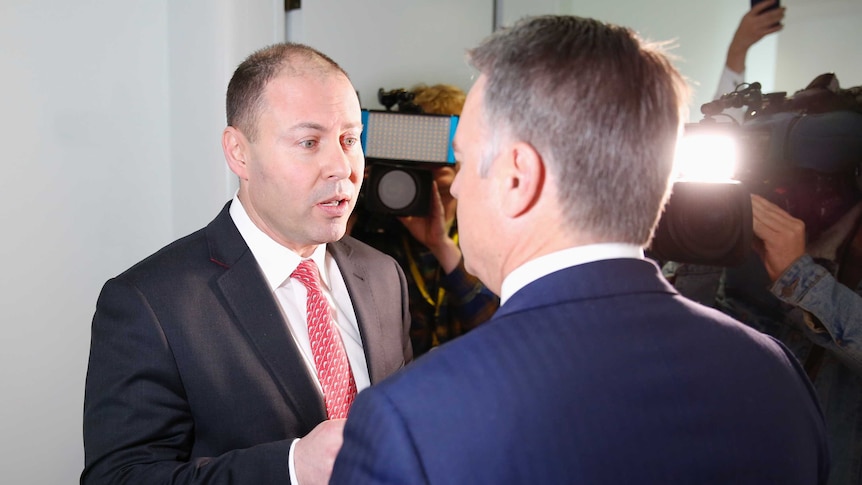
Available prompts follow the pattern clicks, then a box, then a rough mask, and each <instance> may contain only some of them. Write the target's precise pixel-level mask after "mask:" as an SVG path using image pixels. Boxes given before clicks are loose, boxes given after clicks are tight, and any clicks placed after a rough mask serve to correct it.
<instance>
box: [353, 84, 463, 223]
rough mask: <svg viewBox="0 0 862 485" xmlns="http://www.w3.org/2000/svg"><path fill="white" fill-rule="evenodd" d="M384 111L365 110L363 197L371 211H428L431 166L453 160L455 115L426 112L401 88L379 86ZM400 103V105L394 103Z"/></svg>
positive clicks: (402, 212) (393, 213) (432, 178)
mask: <svg viewBox="0 0 862 485" xmlns="http://www.w3.org/2000/svg"><path fill="white" fill-rule="evenodd" d="M378 98H379V101H380V104H382V105H383V106H384V107H386V111H379V110H363V111H362V124H363V126H364V130H363V132H362V149H363V151H364V153H365V160H366V162H367V164H368V166H369V173H368V177H367V179H366V181H365V186H364V188H363V191H362V203H363V204H364V207H365V208H366V209H368V210H369V211H371V212H375V213H382V214H389V215H394V216H409V215H425V214H427V213H428V210H429V207H430V201H431V188H432V182H433V180H434V177H433V169H434V168H437V167H444V166H452V165H454V164H455V155H454V153H453V151H452V138H453V137H454V135H455V129H456V128H457V126H458V119H459V117H458V116H456V115H435V114H424V113H422V110H421V108H419V107H418V106H416V105H415V104H413V93H409V92H407V91H404V90H403V89H399V90H392V91H384V90H383V88H381V89H380V91H379V92H378ZM396 104H397V105H398V111H397V112H396V111H391V110H390V109H391V108H392V107H393V106H395V105H396Z"/></svg>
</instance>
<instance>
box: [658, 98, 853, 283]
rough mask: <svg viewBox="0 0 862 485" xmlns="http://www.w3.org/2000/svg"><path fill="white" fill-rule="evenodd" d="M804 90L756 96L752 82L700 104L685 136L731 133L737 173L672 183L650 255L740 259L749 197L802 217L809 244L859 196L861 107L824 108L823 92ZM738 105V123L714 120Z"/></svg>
mask: <svg viewBox="0 0 862 485" xmlns="http://www.w3.org/2000/svg"><path fill="white" fill-rule="evenodd" d="M804 92H805V91H800V92H799V93H797V94H796V95H795V96H794V98H796V99H794V98H788V97H787V96H786V95H785V94H784V93H772V94H768V95H761V94H760V92H759V84H757V83H753V84H751V85H747V86H745V87H744V88H743V89H741V90H738V91H737V92H734V93H730V94H728V95H725V96H723V97H722V98H721V99H719V100H717V101H714V102H712V103H707V104H705V105H704V106H703V107H702V109H701V110H702V112H703V113H704V114H705V115H706V118H705V119H704V120H702V121H701V122H700V123H696V124H690V125H686V135H688V134H691V133H697V132H701V131H710V130H715V131H722V132H724V133H725V134H728V135H730V136H731V137H732V138H733V139H734V140H735V141H736V145H737V147H738V160H737V170H736V173H735V174H734V176H733V180H732V181H726V182H724V183H717V184H713V183H707V182H689V181H677V182H675V183H674V185H673V192H672V194H671V197H670V200H669V201H668V204H667V206H666V207H665V211H664V213H663V214H662V217H661V219H660V221H659V225H658V227H657V228H656V233H655V237H654V239H653V243H652V246H651V248H650V254H651V256H653V257H655V258H656V259H659V260H661V261H677V262H682V263H693V264H706V265H713V266H735V265H738V264H741V263H743V262H744V260H745V258H746V257H747V255H748V253H749V252H750V249H751V242H752V239H753V233H752V229H751V227H752V215H751V200H750V194H757V195H760V196H762V197H764V198H765V199H767V200H769V201H771V202H773V203H774V204H776V205H778V206H779V207H781V208H782V209H784V210H785V211H786V212H788V213H789V214H791V215H792V216H794V217H796V218H798V219H801V220H802V221H804V222H805V226H806V236H807V238H808V240H809V241H811V240H814V239H816V238H817V237H818V236H819V235H820V234H822V233H823V231H825V230H826V229H827V228H829V227H830V226H831V225H832V224H834V223H835V222H836V221H837V220H838V219H839V218H840V217H841V215H843V214H844V213H845V212H846V211H847V210H849V209H850V208H851V207H852V206H853V205H854V204H855V203H856V202H858V201H859V200H860V199H862V175H860V167H862V109H854V105H853V104H847V105H844V106H842V105H840V104H835V103H832V104H826V105H824V104H823V103H822V100H823V99H824V98H823V96H821V93H818V94H817V95H816V96H813V97H807V96H801V97H800V93H804ZM810 100H817V103H816V104H812V103H810V102H809V101H810ZM742 106H748V108H749V109H748V111H747V113H746V114H745V117H744V120H743V122H742V123H741V124H736V123H718V122H716V121H715V119H714V117H715V116H717V115H719V114H721V113H722V112H723V111H724V110H725V109H728V108H739V107H742ZM824 106H828V107H829V109H821V108H822V107H824ZM812 107H813V109H812ZM859 107H860V108H862V105H860V106H859Z"/></svg>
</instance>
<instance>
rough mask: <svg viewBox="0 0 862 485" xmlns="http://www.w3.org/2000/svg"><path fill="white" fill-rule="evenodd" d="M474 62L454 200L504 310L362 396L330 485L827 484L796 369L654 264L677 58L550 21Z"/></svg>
mask: <svg viewBox="0 0 862 485" xmlns="http://www.w3.org/2000/svg"><path fill="white" fill-rule="evenodd" d="M470 57H471V60H472V63H473V65H474V66H475V67H476V68H477V69H478V71H479V76H478V78H477V80H476V82H475V84H474V85H473V87H472V89H471V90H470V93H469V95H468V97H467V101H466V104H465V106H464V110H463V113H462V117H461V120H460V123H459V125H458V129H457V133H456V136H455V140H454V143H453V144H454V149H455V153H456V159H457V160H458V161H459V163H460V170H459V172H458V174H457V176H456V179H455V181H454V183H453V186H452V193H453V195H455V196H456V197H457V198H458V218H459V224H460V227H461V244H462V249H463V252H464V256H465V261H466V266H467V269H468V270H469V271H471V272H473V273H474V274H476V275H477V276H478V277H479V278H480V279H481V280H482V281H483V282H484V283H485V284H486V285H487V286H488V287H489V288H490V289H491V290H493V291H494V292H495V293H497V294H499V295H500V297H501V302H502V304H501V307H500V309H499V310H498V312H497V313H496V315H495V316H494V317H493V318H492V319H491V320H490V321H489V322H487V323H486V324H485V325H484V326H481V327H479V328H477V329H475V330H474V331H472V332H471V333H469V334H467V335H465V336H463V337H460V338H459V339H457V340H455V341H453V342H450V343H447V344H445V345H443V346H442V347H440V348H439V349H437V350H435V351H433V352H431V353H430V354H428V355H427V356H424V357H422V358H421V359H419V360H417V361H416V362H415V363H414V364H412V365H411V366H410V367H408V368H406V369H404V370H403V371H400V372H399V373H398V374H396V375H395V376H393V377H390V378H388V379H387V380H385V381H384V382H382V383H380V384H378V385H376V386H374V387H372V388H370V389H368V390H366V391H363V392H362V393H360V394H359V396H358V397H357V400H356V402H355V404H354V406H353V408H352V409H351V414H350V416H349V417H348V420H347V425H346V427H345V431H344V445H343V447H342V449H341V451H340V453H339V455H338V457H337V459H336V462H335V468H334V470H333V477H332V478H333V480H332V482H333V483H351V484H361V483H482V484H484V483H488V484H506V483H585V484H590V483H597V484H608V483H638V484H644V483H648V484H650V483H655V484H668V483H698V484H708V483H716V484H718V483H721V484H726V483H735V484H738V483H751V484H763V483H782V484H797V483H798V484H803V483H804V484H812V483H822V482H824V481H825V478H826V474H827V469H828V454H827V450H826V445H825V433H824V425H823V418H822V415H821V413H820V410H819V407H818V404H817V401H816V398H815V397H814V394H813V392H812V389H811V386H810V384H809V382H808V381H807V379H806V377H805V374H804V373H803V372H802V370H801V369H800V366H799V365H798V363H797V362H796V360H795V359H794V357H793V356H792V354H790V353H789V352H788V351H787V349H785V348H784V347H783V346H782V345H781V344H779V343H778V342H777V341H775V340H774V339H772V338H770V337H768V336H765V335H763V334H760V333H758V332H756V331H753V330H751V329H749V328H748V327H745V326H744V325H742V324H740V323H738V322H737V321H735V320H733V319H731V318H729V317H727V316H725V315H723V314H721V313H719V312H717V311H715V310H712V309H709V308H706V307H703V306H700V305H698V304H696V303H694V302H692V301H690V300H687V299H685V298H683V297H681V296H680V295H679V294H678V293H677V292H676V291H674V289H673V288H672V287H671V286H670V285H669V284H668V283H667V282H666V281H665V280H664V279H663V278H662V276H661V272H660V271H659V268H658V267H657V266H656V265H655V264H654V263H653V262H651V261H648V260H645V259H644V257H643V248H644V247H645V246H646V245H648V243H649V242H650V239H651V238H652V233H653V229H654V227H655V225H656V221H657V219H658V217H659V214H660V213H661V210H662V207H663V204H664V203H665V199H666V197H667V192H668V185H669V178H670V174H671V168H672V167H671V165H672V160H673V154H674V150H675V145H676V140H677V136H678V133H679V131H680V127H681V123H682V122H683V115H684V110H683V106H684V105H685V98H686V94H687V90H686V88H685V84H684V81H683V79H682V78H681V76H680V75H679V73H678V72H677V71H676V70H675V69H674V68H673V66H672V65H671V63H670V61H669V60H668V58H667V57H666V55H664V54H663V53H662V52H661V51H660V49H659V46H657V45H653V44H647V43H645V42H643V41H641V40H640V39H639V38H638V37H637V36H636V35H635V34H634V33H633V32H632V31H630V30H628V29H625V28H621V27H618V26H613V25H608V24H604V23H602V22H598V21H596V20H591V19H584V18H578V17H571V16H545V17H536V18H530V19H524V20H522V21H521V22H519V23H517V24H516V25H515V26H514V27H512V28H510V29H503V30H501V31H499V32H497V33H495V34H493V35H492V36H490V37H489V38H488V39H487V40H486V41H484V42H483V43H482V44H481V45H479V46H478V47H477V48H475V49H473V50H472V51H471V52H470Z"/></svg>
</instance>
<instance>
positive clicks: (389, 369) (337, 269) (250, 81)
mask: <svg viewBox="0 0 862 485" xmlns="http://www.w3.org/2000/svg"><path fill="white" fill-rule="evenodd" d="M227 120H228V127H227V128H226V129H225V130H224V134H223V137H222V145H223V148H224V153H225V157H226V159H227V162H228V165H229V166H230V168H231V170H232V171H233V172H234V173H235V174H236V175H237V176H238V177H239V190H238V192H237V194H236V196H235V197H234V199H233V200H232V201H231V202H230V203H228V204H227V205H226V206H225V208H224V210H222V212H221V213H220V214H219V215H218V216H217V217H216V218H215V220H213V221H212V222H211V223H210V224H209V225H208V226H207V227H205V228H203V229H201V230H200V231H197V232H195V233H194V234H191V235H190V236H187V237H185V238H182V239H180V240H178V241H176V242H174V243H172V244H170V245H168V246H167V247H165V248H163V249H162V250H160V251H158V252H157V253H155V254H154V255H152V256H150V257H148V258H146V259H145V260H144V261H142V262H140V263H138V264H136V265H135V266H134V267H132V268H131V269H129V270H128V271H126V272H124V273H123V274H121V275H119V276H118V277H116V278H113V279H111V280H110V281H108V282H107V283H106V284H105V286H104V288H103V290H102V293H101V295H100V297H99V300H98V303H97V307H96V313H95V316H94V318H93V329H92V344H91V351H90V363H89V368H88V372H87V383H86V395H85V402H84V445H85V454H86V463H85V469H84V471H83V474H82V476H81V482H82V483H110V484H115V483H142V484H151V483H168V482H170V483H242V484H254V485H259V484H267V483H288V482H293V483H297V482H300V483H302V484H303V485H307V484H309V483H325V482H326V481H327V480H328V478H329V473H330V472H331V469H332V463H333V461H334V459H335V454H336V452H337V451H338V448H339V446H340V444H341V432H342V429H343V426H344V419H343V418H344V415H345V414H346V409H347V407H349V404H350V402H351V400H352V399H353V396H354V395H355V393H356V391H357V390H362V389H363V388H365V387H368V385H369V384H371V383H374V382H377V381H380V380H382V379H383V378H385V377H386V376H388V375H390V374H392V373H393V372H394V371H396V370H397V369H399V368H401V367H403V366H404V365H405V364H406V363H408V362H409V361H410V360H411V359H412V349H411V347H410V341H409V327H410V318H409V313H408V308H407V288H406V280H405V278H404V274H403V272H402V271H401V270H400V269H399V266H398V264H397V263H396V262H395V261H394V260H393V259H392V258H390V257H388V256H385V255H383V254H382V253H380V252H378V251H376V250H374V249H372V248H370V247H369V246H366V245H365V244H362V243H360V242H358V241H356V240H354V239H351V238H349V237H345V238H344V239H342V236H343V235H344V232H345V227H346V223H347V219H348V216H349V215H350V213H351V211H352V210H353V207H354V204H355V201H356V200H357V194H358V191H359V187H360V184H361V181H362V174H363V171H364V157H363V154H362V148H361V145H360V143H359V137H360V133H361V131H362V125H361V111H360V107H359V101H358V99H357V95H356V92H355V90H354V88H353V86H352V85H351V83H350V81H349V79H348V78H347V75H346V74H345V73H344V71H343V70H342V69H341V68H340V67H339V66H338V65H337V64H336V63H335V62H333V61H332V60H331V59H329V58H328V57H326V56H325V55H323V54H321V53H320V52H317V51H315V50H313V49H311V48H308V47H306V46H301V45H295V44H280V45H275V46H272V47H269V48H266V49H263V50H261V51H259V52H257V53H255V54H253V55H252V56H250V57H249V58H248V59H246V60H245V61H244V62H243V63H242V64H241V65H240V66H239V67H238V68H237V70H236V72H235V73H234V76H233V78H232V79H231V82H230V85H229V86H228V92H227ZM312 262H313V264H312ZM300 266H302V267H305V268H306V269H307V270H308V271H309V272H310V273H294V269H295V268H298V267H300ZM315 266H316V268H317V269H310V268H314V267H315ZM312 273H315V276H313V277H311V278H310V279H311V280H314V281H315V282H316V284H312V283H308V284H309V285H310V286H306V281H305V280H304V279H303V278H306V276H307V275H308V274H312ZM317 273H319V274H317ZM306 279H308V278H306ZM312 302H313V303H312ZM321 302H322V303H321ZM307 303H308V305H307ZM312 304H313V305H321V304H322V305H323V306H314V307H313V308H314V311H312ZM313 324H314V325H315V326H314V328H320V329H321V330H320V332H317V331H312V330H311V329H312V325H313ZM306 325H308V326H306ZM318 334H325V335H326V338H328V339H329V340H328V341H327V342H333V343H332V345H329V344H326V345H319V344H318V343H317V342H318V338H319V335H318ZM320 348H325V349H328V350H329V353H326V352H324V353H321V352H319V351H318V349H320ZM318 359H321V360H318ZM328 359H332V360H328ZM330 363H332V364H331V365H332V367H329V366H330ZM336 367H337V371H333V369H334V368H336ZM333 376H335V377H333ZM332 382H336V383H338V385H333V384H332ZM342 384H343V385H342ZM332 402H335V403H336V404H333V405H332V406H330V404H331V403H332Z"/></svg>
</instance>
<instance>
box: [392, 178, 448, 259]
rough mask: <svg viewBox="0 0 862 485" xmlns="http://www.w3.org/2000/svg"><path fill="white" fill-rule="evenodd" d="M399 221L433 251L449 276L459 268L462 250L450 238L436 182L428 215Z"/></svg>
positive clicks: (433, 185)
mask: <svg viewBox="0 0 862 485" xmlns="http://www.w3.org/2000/svg"><path fill="white" fill-rule="evenodd" d="M398 220H399V221H401V223H402V224H404V227H406V228H407V230H408V231H410V234H411V235H413V237H414V238H416V240H417V241H419V242H420V243H422V244H424V245H425V246H426V247H427V248H428V249H430V250H431V253H432V254H434V257H435V258H437V262H439V263H440V267H441V268H443V271H445V272H446V273H447V274H448V273H451V272H452V270H454V269H455V268H456V267H457V266H458V263H459V262H460V261H461V250H460V249H459V248H458V245H457V244H455V241H453V240H452V239H451V238H450V237H449V227H450V224H449V221H447V220H446V213H445V211H444V210H443V201H442V198H441V197H440V190H439V188H438V187H437V182H436V181H434V182H432V187H431V208H430V211H429V213H428V215H427V216H423V217H420V216H407V217H399V218H398Z"/></svg>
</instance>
